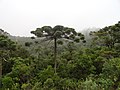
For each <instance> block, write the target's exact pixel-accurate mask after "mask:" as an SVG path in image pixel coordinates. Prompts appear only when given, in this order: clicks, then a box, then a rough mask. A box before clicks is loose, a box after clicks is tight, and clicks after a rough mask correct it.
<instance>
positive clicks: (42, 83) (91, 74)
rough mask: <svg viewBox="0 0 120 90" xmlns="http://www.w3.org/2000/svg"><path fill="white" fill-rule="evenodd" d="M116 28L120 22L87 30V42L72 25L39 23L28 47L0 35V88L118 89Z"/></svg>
mask: <svg viewBox="0 0 120 90" xmlns="http://www.w3.org/2000/svg"><path fill="white" fill-rule="evenodd" d="M119 30H120V22H118V23H117V24H115V25H112V26H108V27H105V28H102V29H100V30H99V31H95V32H91V33H90V34H91V37H92V39H91V41H89V43H88V42H86V41H85V37H84V35H83V34H81V33H77V32H76V31H75V30H74V29H73V28H68V27H63V26H60V25H57V26H55V27H53V28H52V27H50V26H43V27H41V28H37V29H36V30H35V31H32V32H31V33H33V34H35V35H36V36H37V37H43V38H40V39H38V38H35V40H32V41H28V40H25V42H26V43H27V44H26V46H28V47H25V45H22V46H23V47H21V46H20V45H18V44H17V43H15V42H13V41H11V40H10V39H8V37H6V36H2V35H1V36H0V60H1V61H0V75H1V76H0V78H1V79H0V80H1V81H2V84H0V85H1V86H2V87H1V88H0V90H119V89H120V48H119V46H120V43H119V41H120V40H119V37H120V35H119V34H120V32H119ZM29 39H30V40H31V39H34V38H33V37H32V38H29ZM46 40H51V41H48V42H47V41H46ZM52 40H53V41H52ZM44 41H46V42H44ZM79 41H83V42H86V44H84V43H82V42H81V43H74V42H79ZM30 42H32V44H31V43H30ZM42 42H44V43H42ZM24 44H25V43H24ZM29 44H30V45H29ZM58 44H61V45H58ZM27 50H28V51H27ZM53 51H54V53H53ZM55 70H56V71H57V72H55Z"/></svg>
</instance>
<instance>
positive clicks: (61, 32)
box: [31, 25, 85, 73]
mask: <svg viewBox="0 0 120 90" xmlns="http://www.w3.org/2000/svg"><path fill="white" fill-rule="evenodd" d="M31 33H32V34H34V35H35V36H37V37H45V38H46V39H47V40H54V72H55V73H56V68H57V40H59V39H61V38H64V39H66V40H68V41H73V42H79V41H80V40H81V41H83V42H85V40H84V35H83V34H81V33H77V32H76V31H75V29H73V28H69V27H64V26H61V25H56V26H55V27H53V28H52V27H51V26H43V27H41V28H37V29H36V30H35V31H31Z"/></svg>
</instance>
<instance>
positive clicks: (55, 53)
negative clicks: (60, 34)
mask: <svg viewBox="0 0 120 90" xmlns="http://www.w3.org/2000/svg"><path fill="white" fill-rule="evenodd" d="M56 57H57V39H56V38H55V39H54V63H55V64H54V70H55V71H54V72H55V74H56V69H57V60H56V59H57V58H56Z"/></svg>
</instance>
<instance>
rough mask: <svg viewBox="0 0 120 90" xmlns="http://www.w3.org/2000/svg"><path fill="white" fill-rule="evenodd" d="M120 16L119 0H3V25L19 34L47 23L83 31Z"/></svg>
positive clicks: (0, 0) (0, 12) (0, 8)
mask: <svg viewBox="0 0 120 90" xmlns="http://www.w3.org/2000/svg"><path fill="white" fill-rule="evenodd" d="M119 20H120V0H0V28H1V29H3V30H5V31H7V32H8V33H10V34H11V35H16V36H18V35H19V36H30V35H31V34H30V31H32V30H35V29H36V28H38V27H42V26H45V25H50V26H52V27H53V26H55V25H63V26H67V27H72V28H75V29H76V31H81V30H83V29H84V28H89V27H97V28H102V27H104V26H107V25H112V24H115V23H117V22H118V21H119Z"/></svg>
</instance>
